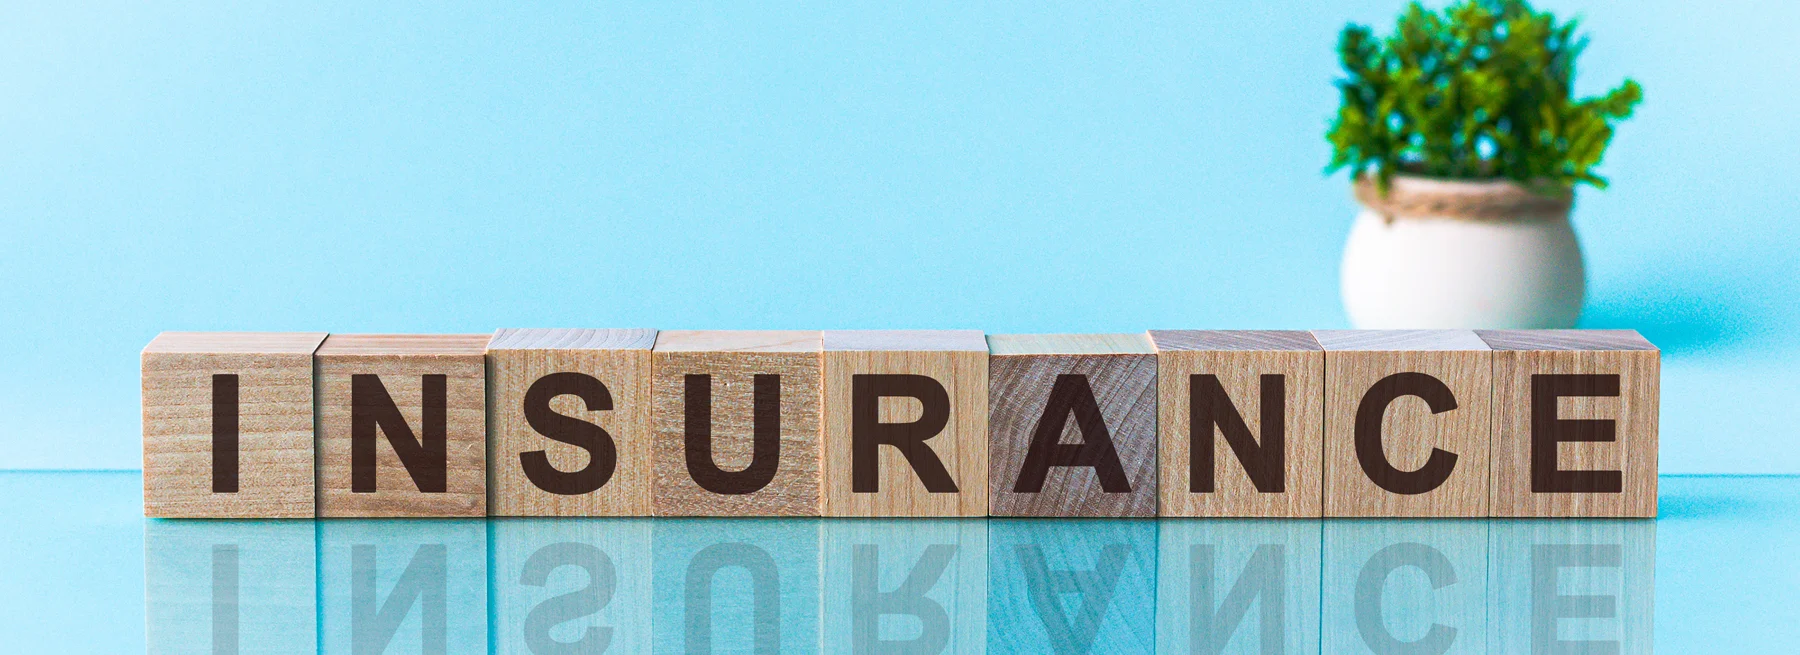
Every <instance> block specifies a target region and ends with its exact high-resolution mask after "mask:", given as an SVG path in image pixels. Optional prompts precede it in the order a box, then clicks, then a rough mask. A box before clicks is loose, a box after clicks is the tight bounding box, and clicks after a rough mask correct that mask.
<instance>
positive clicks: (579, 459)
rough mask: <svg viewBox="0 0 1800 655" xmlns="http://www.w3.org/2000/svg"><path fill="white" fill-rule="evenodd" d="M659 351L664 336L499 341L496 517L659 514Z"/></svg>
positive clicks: (493, 483)
mask: <svg viewBox="0 0 1800 655" xmlns="http://www.w3.org/2000/svg"><path fill="white" fill-rule="evenodd" d="M655 343H656V331H655V330H536V329H533V330H514V329H506V330H500V331H499V332H496V333H494V338H493V341H492V342H490V343H489V344H488V350H487V361H488V395H489V396H491V397H492V398H493V404H492V406H491V407H490V413H489V415H488V419H489V423H490V425H491V426H492V429H491V430H490V431H489V434H488V467H489V468H488V496H489V501H490V503H491V505H490V506H489V507H488V514H489V515H492V516H649V515H650V481H651V473H650V471H651V469H650V347H651V346H653V345H655Z"/></svg>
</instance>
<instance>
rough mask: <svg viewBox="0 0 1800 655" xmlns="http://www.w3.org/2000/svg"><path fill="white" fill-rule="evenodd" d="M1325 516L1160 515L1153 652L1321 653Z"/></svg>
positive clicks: (1157, 535) (1157, 532)
mask: <svg viewBox="0 0 1800 655" xmlns="http://www.w3.org/2000/svg"><path fill="white" fill-rule="evenodd" d="M1323 523H1324V522H1323V521H1290V520H1279V519H1276V520H1263V521H1259V520H1233V521H1184V520H1173V521H1158V522H1157V524H1156V528H1157V529H1156V543H1157V557H1156V576H1157V583H1156V651H1157V652H1159V653H1234V654H1235V653H1306V652H1313V653H1318V652H1319V602H1320V599H1319V565H1320V559H1321V552H1320V551H1321V545H1322V543H1321V542H1322V539H1323V538H1324V535H1323V534H1322V533H1321V527H1322V524H1323Z"/></svg>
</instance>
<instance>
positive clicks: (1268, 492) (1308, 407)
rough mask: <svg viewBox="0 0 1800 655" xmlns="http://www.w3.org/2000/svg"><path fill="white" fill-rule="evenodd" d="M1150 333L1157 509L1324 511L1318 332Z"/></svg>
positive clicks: (1265, 513) (1241, 513)
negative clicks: (1154, 390) (1153, 356)
mask: <svg viewBox="0 0 1800 655" xmlns="http://www.w3.org/2000/svg"><path fill="white" fill-rule="evenodd" d="M1150 340H1151V342H1153V343H1154V344H1155V345H1156V375H1157V385H1156V388H1157V395H1158V397H1159V401H1158V403H1157V408H1158V409H1157V412H1158V416H1157V426H1158V431H1159V432H1160V433H1161V434H1160V436H1159V438H1158V442H1159V446H1158V456H1157V457H1158V461H1159V462H1160V463H1159V465H1158V469H1159V471H1160V473H1161V475H1160V479H1159V480H1158V484H1159V485H1160V487H1161V494H1160V498H1159V510H1158V512H1157V513H1158V515H1160V516H1236V517H1297V516H1319V513H1320V510H1321V507H1322V504H1323V503H1324V493H1323V491H1322V483H1323V478H1324V448H1325V442H1324V436H1323V435H1324V430H1325V415H1324V411H1325V408H1324V403H1325V393H1324V392H1325V353H1324V351H1323V349H1322V348H1320V346H1319V342H1318V341H1317V340H1315V339H1313V337H1312V334H1310V333H1307V332H1301V331H1279V330H1266V331H1212V330H1152V331H1151V332H1150ZM1195 443H1199V444H1201V445H1202V446H1201V447H1200V448H1195V447H1194V444H1195Z"/></svg>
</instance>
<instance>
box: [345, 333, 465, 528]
mask: <svg viewBox="0 0 1800 655" xmlns="http://www.w3.org/2000/svg"><path fill="white" fill-rule="evenodd" d="M487 343H488V335H485V334H433V335H389V334H334V335H331V336H330V337H328V338H326V339H325V344H324V345H322V346H319V351H318V353H317V354H316V355H314V366H315V369H316V375H315V379H316V380H317V382H316V385H317V389H318V391H317V395H318V399H319V400H318V403H319V406H318V416H319V425H318V453H319V459H318V482H317V485H318V492H319V501H318V502H319V516H324V517H406V516H414V517H431V516H438V517H450V516H485V515H486V514H487V361H486V352H487Z"/></svg>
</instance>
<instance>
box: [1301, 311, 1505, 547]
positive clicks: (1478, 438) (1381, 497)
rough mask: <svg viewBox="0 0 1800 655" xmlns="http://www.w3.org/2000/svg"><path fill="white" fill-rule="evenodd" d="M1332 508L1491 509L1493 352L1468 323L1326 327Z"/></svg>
mask: <svg viewBox="0 0 1800 655" xmlns="http://www.w3.org/2000/svg"><path fill="white" fill-rule="evenodd" d="M1313 336H1314V337H1315V338H1317V339H1318V340H1319V345H1321V346H1324V347H1325V515H1326V516H1485V515H1486V514H1487V506H1488V503H1487V494H1488V486H1487V484H1488V417H1489V409H1488V408H1489V403H1490V401H1491V399H1490V398H1489V396H1490V394H1491V393H1492V392H1493V388H1492V387H1493V385H1492V383H1491V382H1492V374H1491V372H1490V366H1491V362H1492V357H1491V355H1492V354H1493V353H1492V352H1490V351H1489V349H1488V347H1487V344H1485V343H1482V341H1481V339H1480V338H1478V337H1476V336H1475V333H1474V332H1470V331H1468V330H1321V331H1317V332H1314V333H1313Z"/></svg>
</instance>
